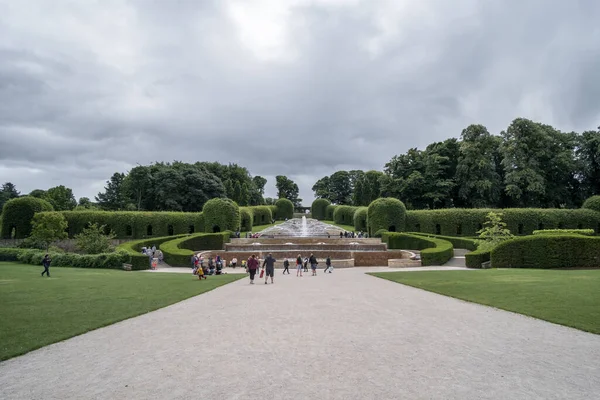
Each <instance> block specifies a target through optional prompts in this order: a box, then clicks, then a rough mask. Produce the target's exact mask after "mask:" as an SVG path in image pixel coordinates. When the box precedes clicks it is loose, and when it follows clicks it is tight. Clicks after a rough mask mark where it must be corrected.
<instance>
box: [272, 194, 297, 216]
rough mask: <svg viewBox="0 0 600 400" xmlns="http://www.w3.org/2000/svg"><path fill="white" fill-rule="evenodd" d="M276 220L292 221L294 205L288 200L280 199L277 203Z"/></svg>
mask: <svg viewBox="0 0 600 400" xmlns="http://www.w3.org/2000/svg"><path fill="white" fill-rule="evenodd" d="M275 207H276V211H275V219H278V220H283V219H286V218H287V219H291V218H293V217H294V203H292V202H291V201H289V200H288V199H279V200H277V201H276V202H275Z"/></svg>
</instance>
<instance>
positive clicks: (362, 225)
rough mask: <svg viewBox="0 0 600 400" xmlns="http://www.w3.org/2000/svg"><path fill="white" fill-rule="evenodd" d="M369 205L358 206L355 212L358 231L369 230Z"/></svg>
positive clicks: (355, 225)
mask: <svg viewBox="0 0 600 400" xmlns="http://www.w3.org/2000/svg"><path fill="white" fill-rule="evenodd" d="M367 210H368V208H367V207H358V208H357V209H356V211H355V212H354V217H353V218H354V229H355V230H356V231H357V232H366V231H367Z"/></svg>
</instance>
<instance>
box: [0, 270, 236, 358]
mask: <svg viewBox="0 0 600 400" xmlns="http://www.w3.org/2000/svg"><path fill="white" fill-rule="evenodd" d="M42 270H43V268H42V267H36V266H32V265H24V264H18V263H7V262H2V263H0V321H1V322H0V360H5V359H7V358H10V357H14V356H17V355H20V354H23V353H26V352H28V351H31V350H35V349H37V348H39V347H42V346H46V345H48V344H50V343H54V342H58V341H60V340H64V339H67V338H70V337H72V336H75V335H79V334H82V333H84V332H87V331H90V330H92V329H96V328H100V327H102V326H105V325H110V324H113V323H115V322H117V321H121V320H123V319H126V318H131V317H134V316H136V315H140V314H143V313H147V312H149V311H153V310H156V309H158V308H161V307H165V306H168V305H170V304H173V303H176V302H178V301H181V300H183V299H186V298H188V297H192V296H195V295H198V294H200V293H204V292H207V291H209V290H212V289H214V288H217V287H219V286H221V285H224V284H226V283H229V282H232V281H235V280H237V279H240V278H243V277H244V276H245V275H244V274H228V275H222V276H211V277H208V279H206V280H202V281H199V280H198V279H197V278H196V277H195V276H193V275H192V274H191V272H190V274H176V273H146V272H126V271H116V270H100V269H94V270H89V269H76V268H50V274H51V276H52V277H51V278H46V277H43V278H42V277H40V273H41V272H42Z"/></svg>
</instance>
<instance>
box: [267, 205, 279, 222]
mask: <svg viewBox="0 0 600 400" xmlns="http://www.w3.org/2000/svg"><path fill="white" fill-rule="evenodd" d="M267 207H269V210H271V215H272V217H273V219H276V218H277V217H276V214H277V206H275V205H270V206H267ZM271 222H273V221H271Z"/></svg>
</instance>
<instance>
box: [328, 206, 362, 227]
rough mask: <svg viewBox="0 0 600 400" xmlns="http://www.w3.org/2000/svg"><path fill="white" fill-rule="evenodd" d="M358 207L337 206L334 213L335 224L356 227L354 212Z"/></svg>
mask: <svg viewBox="0 0 600 400" xmlns="http://www.w3.org/2000/svg"><path fill="white" fill-rule="evenodd" d="M356 210H357V207H353V206H337V207H336V208H335V210H334V211H333V222H335V223H336V224H340V225H354V212H355V211H356Z"/></svg>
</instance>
